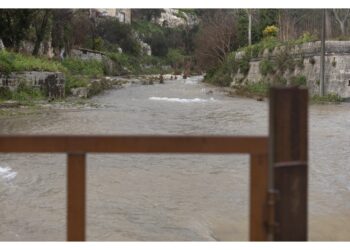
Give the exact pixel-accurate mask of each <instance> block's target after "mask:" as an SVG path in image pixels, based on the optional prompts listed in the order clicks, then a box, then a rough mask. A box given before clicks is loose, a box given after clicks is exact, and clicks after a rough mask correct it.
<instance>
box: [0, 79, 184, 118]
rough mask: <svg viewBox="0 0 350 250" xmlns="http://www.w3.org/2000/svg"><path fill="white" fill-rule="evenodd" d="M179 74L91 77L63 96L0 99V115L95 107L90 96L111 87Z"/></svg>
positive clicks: (148, 82) (115, 87)
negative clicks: (84, 85) (82, 84)
mask: <svg viewBox="0 0 350 250" xmlns="http://www.w3.org/2000/svg"><path fill="white" fill-rule="evenodd" d="M181 77H182V76H181V75H170V74H166V75H139V76H136V75H128V76H117V77H114V76H113V77H112V76H104V77H100V78H95V79H91V80H90V82H89V83H88V84H87V85H86V87H77V88H72V89H70V91H71V92H70V95H68V96H66V97H65V98H57V99H54V98H51V99H50V98H39V99H35V98H33V99H32V100H31V101H23V100H3V101H1V100H0V116H17V115H29V114H33V113H40V112H41V111H42V110H44V109H55V110H61V109H72V108H96V107H97V106H98V105H96V104H95V103H93V102H92V101H91V100H90V98H91V97H93V96H96V95H99V94H103V93H104V92H105V91H108V90H111V89H122V88H125V87H128V86H130V85H133V84H139V85H153V84H163V83H164V82H165V81H168V80H175V79H180V78H181Z"/></svg>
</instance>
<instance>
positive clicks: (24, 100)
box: [0, 83, 44, 105]
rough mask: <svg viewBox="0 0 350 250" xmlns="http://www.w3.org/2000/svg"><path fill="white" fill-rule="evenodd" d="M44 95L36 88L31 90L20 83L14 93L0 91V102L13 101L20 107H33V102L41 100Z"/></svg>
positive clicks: (4, 89)
mask: <svg viewBox="0 0 350 250" xmlns="http://www.w3.org/2000/svg"><path fill="white" fill-rule="evenodd" d="M43 99H44V95H43V93H42V92H41V90H40V89H38V88H33V87H29V86H27V85H25V84H24V83H21V84H20V85H19V86H18V88H17V89H16V90H15V91H10V90H8V89H6V88H4V87H3V88H1V89H0V102H1V101H6V100H14V101H17V102H19V103H20V104H21V105H34V103H35V101H38V100H43Z"/></svg>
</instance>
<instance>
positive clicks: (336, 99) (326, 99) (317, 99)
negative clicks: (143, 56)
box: [311, 93, 343, 104]
mask: <svg viewBox="0 0 350 250" xmlns="http://www.w3.org/2000/svg"><path fill="white" fill-rule="evenodd" d="M342 101H343V98H342V97H340V96H339V95H338V94H333V93H331V94H327V95H325V96H319V95H314V96H312V97H311V103H316V104H327V103H335V104H337V103H341V102H342Z"/></svg>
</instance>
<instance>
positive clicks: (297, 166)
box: [0, 88, 307, 241]
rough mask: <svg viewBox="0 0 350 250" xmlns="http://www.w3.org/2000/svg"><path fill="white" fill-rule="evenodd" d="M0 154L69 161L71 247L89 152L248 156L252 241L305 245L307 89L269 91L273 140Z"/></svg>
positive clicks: (8, 143)
mask: <svg viewBox="0 0 350 250" xmlns="http://www.w3.org/2000/svg"><path fill="white" fill-rule="evenodd" d="M0 152H2V153H65V154H67V240H68V241H84V240H85V228H86V226H85V212H86V205H85V200H86V196H85V195H86V183H85V182H86V154H88V153H142V154H148V153H151V154H155V153H156V154H163V153H168V154H179V153H181V154H234V153H236V154H249V155H250V226H249V228H250V240H252V241H266V240H288V241H291V240H299V241H301V240H306V239H307V90H303V89H298V88H273V89H271V93H270V135H269V137H260V136H135V135H131V136H74V135H73V136H66V135H64V136H52V135H43V136H41V135H32V136H22V135H2V136H0ZM218 185H220V183H218Z"/></svg>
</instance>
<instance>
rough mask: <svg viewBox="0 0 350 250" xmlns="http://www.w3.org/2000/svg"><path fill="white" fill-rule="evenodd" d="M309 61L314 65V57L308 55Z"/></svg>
mask: <svg viewBox="0 0 350 250" xmlns="http://www.w3.org/2000/svg"><path fill="white" fill-rule="evenodd" d="M309 63H310V64H311V65H314V64H315V63H316V60H315V58H314V57H310V58H309Z"/></svg>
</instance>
